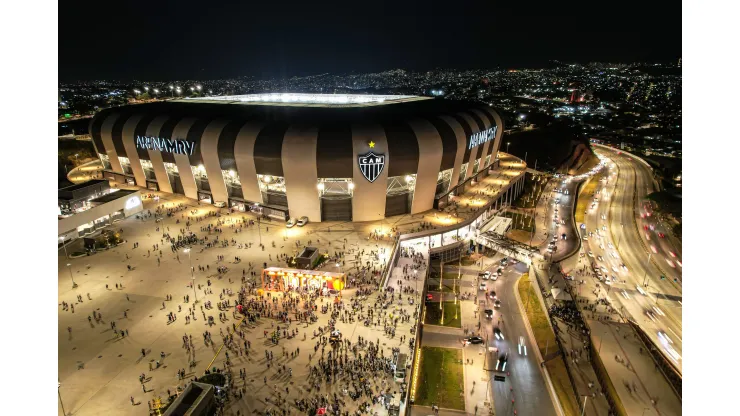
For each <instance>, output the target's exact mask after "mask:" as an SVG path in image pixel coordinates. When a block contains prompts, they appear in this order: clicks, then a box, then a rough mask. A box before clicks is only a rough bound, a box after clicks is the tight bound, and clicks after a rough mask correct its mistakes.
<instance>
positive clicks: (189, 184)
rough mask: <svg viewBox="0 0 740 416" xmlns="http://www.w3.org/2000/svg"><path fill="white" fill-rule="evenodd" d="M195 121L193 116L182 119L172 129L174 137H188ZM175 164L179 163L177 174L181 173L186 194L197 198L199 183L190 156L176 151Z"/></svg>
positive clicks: (181, 180)
mask: <svg viewBox="0 0 740 416" xmlns="http://www.w3.org/2000/svg"><path fill="white" fill-rule="evenodd" d="M194 123H195V118H192V117H188V118H184V119H182V120H180V121H179V122H178V123H177V125H176V126H175V129H174V130H172V137H173V138H185V137H188V131H190V127H192V126H193V124H194ZM175 165H177V174H178V175H180V182H181V183H182V189H183V191H185V196H186V197H188V198H192V199H195V200H197V199H198V185H197V184H196V183H195V176H193V169H192V168H191V165H190V158H189V157H188V155H184V154H179V153H175Z"/></svg>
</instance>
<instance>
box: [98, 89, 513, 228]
mask: <svg viewBox="0 0 740 416" xmlns="http://www.w3.org/2000/svg"><path fill="white" fill-rule="evenodd" d="M503 130H504V126H503V121H502V119H501V117H500V116H499V115H498V113H496V111H495V110H494V109H493V108H492V107H490V106H487V105H485V104H482V103H476V102H470V101H452V100H442V99H433V98H428V97H417V96H400V95H387V96H381V95H328V94H255V95H239V96H221V97H204V98H193V99H181V100H172V101H166V102H157V103H148V104H139V105H129V106H125V107H117V108H110V109H106V110H103V111H101V112H100V113H98V114H97V115H96V116H95V117H94V118H93V120H92V122H91V127H90V132H91V135H92V140H93V143H94V145H95V148H96V150H97V152H98V155H99V157H100V159H101V160H102V162H103V165H104V167H105V176H106V177H107V178H108V179H111V180H114V181H117V182H121V183H128V184H131V185H138V186H141V187H146V188H149V189H153V190H159V191H163V192H171V193H179V194H183V195H185V196H187V197H189V198H194V199H198V200H201V201H208V202H214V203H215V202H224V203H226V204H228V206H229V207H234V208H237V209H240V210H253V211H255V210H258V211H261V212H262V213H264V214H265V215H269V216H272V217H275V218H281V219H285V218H286V217H288V216H289V217H301V216H307V217H308V218H309V219H310V220H311V221H322V220H323V221H327V220H338V221H358V222H359V221H373V220H379V219H382V218H385V217H387V216H392V215H399V214H406V213H411V214H415V213H420V212H424V211H427V210H430V209H432V208H435V207H437V204H438V201H440V200H441V199H442V198H447V197H448V196H449V195H450V194H454V193H455V192H456V191H459V190H460V187H461V186H462V185H463V184H464V183H465V182H466V181H467V182H470V179H471V178H473V177H474V176H476V175H478V176H480V174H487V172H488V170H489V169H491V168H494V167H495V166H496V163H497V153H498V150H499V146H500V145H501V135H502V133H503Z"/></svg>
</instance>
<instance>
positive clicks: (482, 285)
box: [478, 283, 486, 290]
mask: <svg viewBox="0 0 740 416" xmlns="http://www.w3.org/2000/svg"><path fill="white" fill-rule="evenodd" d="M478 289H480V290H486V284H485V283H481V284H480V286H478Z"/></svg>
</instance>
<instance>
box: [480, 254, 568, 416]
mask: <svg viewBox="0 0 740 416" xmlns="http://www.w3.org/2000/svg"><path fill="white" fill-rule="evenodd" d="M521 274H522V273H521V272H518V271H516V270H515V268H514V266H508V267H506V268H505V269H504V275H503V276H502V277H501V278H499V282H500V285H499V286H500V287H499V288H498V291H497V292H499V293H500V294H499V295H498V296H499V299H500V300H501V307H500V308H499V309H498V310H497V311H496V312H497V315H498V316H503V320H502V322H501V323H498V322H497V320H496V319H494V320H491V321H490V322H489V323H487V325H486V328H487V330H488V331H490V332H489V333H490V334H493V328H494V327H495V326H496V325H498V327H499V328H500V329H501V332H502V333H503V334H504V340H496V339H495V336H494V337H492V339H493V340H494V341H493V342H494V346H495V347H497V348H499V355H500V354H501V353H506V352H508V353H509V355H508V362H507V367H506V369H507V372H494V374H496V375H501V376H504V377H506V381H505V382H496V381H493V383H494V393H495V406H496V411H497V412H498V413H497V414H507V413H501V412H506V411H508V412H509V413H508V414H511V413H513V410H514V409H516V410H517V414H520V415H547V416H554V415H556V412H555V407H554V405H553V403H552V399H551V398H550V394H549V393H548V391H547V386H546V384H545V380H544V378H543V377H542V373H541V371H540V369H539V368H537V366H539V363H538V362H537V359H536V355H535V354H533V353H532V350H531V348H532V346H531V345H530V342H529V337H528V336H527V329H526V325H525V323H524V316H522V314H521V313H520V312H519V307H518V305H517V302H516V297H515V296H516V295H515V293H514V291H515V290H517V289H516V281H517V279H518V278H519V277H520V276H521ZM498 316H496V315H494V318H497V317H498ZM519 337H523V338H524V345H526V347H527V355H526V356H525V355H519V351H518V348H517V345H518V343H519ZM494 365H495V364H494ZM507 385H508V387H509V388H507ZM511 389H513V390H511ZM512 397H513V398H514V399H515V402H514V403H513V406H512V403H511V399H512Z"/></svg>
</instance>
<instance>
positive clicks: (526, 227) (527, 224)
mask: <svg viewBox="0 0 740 416" xmlns="http://www.w3.org/2000/svg"><path fill="white" fill-rule="evenodd" d="M504 217H506V218H511V228H513V229H515V230H522V231H526V232H529V233H531V232H532V231H533V230H534V217H533V216H531V215H525V214H520V213H518V212H510V211H507V212H505V213H504Z"/></svg>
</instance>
